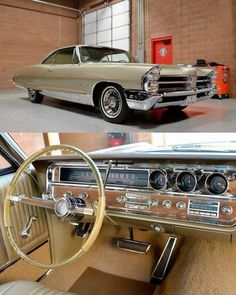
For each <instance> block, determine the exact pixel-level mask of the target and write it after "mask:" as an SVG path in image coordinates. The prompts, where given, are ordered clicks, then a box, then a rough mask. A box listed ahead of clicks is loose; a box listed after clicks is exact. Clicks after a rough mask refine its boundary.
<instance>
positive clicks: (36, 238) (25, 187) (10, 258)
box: [0, 154, 48, 271]
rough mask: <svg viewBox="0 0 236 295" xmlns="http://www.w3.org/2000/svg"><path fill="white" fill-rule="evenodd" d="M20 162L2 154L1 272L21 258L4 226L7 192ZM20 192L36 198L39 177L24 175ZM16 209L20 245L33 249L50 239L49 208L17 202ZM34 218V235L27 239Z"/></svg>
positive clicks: (31, 230)
mask: <svg viewBox="0 0 236 295" xmlns="http://www.w3.org/2000/svg"><path fill="white" fill-rule="evenodd" d="M16 169H17V165H16V164H14V162H12V161H11V160H10V159H9V158H7V157H5V155H4V156H3V155H1V154H0V271H1V270H2V269H4V268H5V267H6V266H8V265H9V264H10V263H12V262H14V261H15V260H16V259H17V258H18V257H17V255H16V253H15V251H14V250H13V248H12V247H11V245H10V244H9V241H8V237H7V233H6V230H5V227H4V218H3V206H4V200H5V197H6V191H7V189H8V186H9V185H10V183H11V180H12V178H13V176H14V174H15V171H16ZM15 194H16V195H21V194H24V195H26V196H29V197H32V196H37V195H38V194H39V190H38V184H37V181H36V178H35V177H33V175H32V174H30V173H29V174H28V173H27V174H26V173H25V174H24V175H23V176H22V177H21V179H20V181H19V182H18V184H17V188H16V191H15ZM11 210H12V216H13V218H12V224H13V228H14V233H15V237H16V240H17V243H18V245H19V246H20V247H21V249H22V250H24V251H26V252H30V251H32V250H33V249H35V248H37V247H38V246H39V245H41V244H42V243H44V242H45V241H46V240H47V237H48V232H47V223H46V217H45V211H44V209H42V208H39V207H33V206H28V205H22V204H15V205H14V206H12V208H11ZM31 217H36V220H35V221H34V222H33V224H32V227H31V229H30V235H29V236H28V237H27V238H23V237H22V235H21V233H22V230H23V229H24V228H25V227H26V225H27V224H28V223H29V220H30V218H31Z"/></svg>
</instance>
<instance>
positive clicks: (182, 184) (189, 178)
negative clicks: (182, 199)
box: [176, 171, 197, 193]
mask: <svg viewBox="0 0 236 295" xmlns="http://www.w3.org/2000/svg"><path fill="white" fill-rule="evenodd" d="M176 185H177V187H178V189H179V190H180V191H182V192H185V193H189V192H192V191H194V190H195V188H196V185H197V179H196V176H195V174H193V173H191V172H189V171H183V172H180V173H179V174H178V176H177V178H176Z"/></svg>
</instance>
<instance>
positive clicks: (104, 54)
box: [80, 46, 136, 63]
mask: <svg viewBox="0 0 236 295" xmlns="http://www.w3.org/2000/svg"><path fill="white" fill-rule="evenodd" d="M80 57H81V62H82V63H89V62H104V63H105V62H121V63H129V62H132V63H134V62H136V61H135V59H134V58H133V57H132V56H131V55H130V54H129V53H128V52H127V51H125V50H121V49H112V48H105V47H104V48H99V47H89V46H84V47H81V48H80Z"/></svg>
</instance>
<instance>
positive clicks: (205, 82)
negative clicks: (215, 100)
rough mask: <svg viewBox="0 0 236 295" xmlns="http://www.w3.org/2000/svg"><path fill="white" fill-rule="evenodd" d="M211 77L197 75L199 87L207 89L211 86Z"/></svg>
mask: <svg viewBox="0 0 236 295" xmlns="http://www.w3.org/2000/svg"><path fill="white" fill-rule="evenodd" d="M211 83H212V82H211V77H210V76H198V77H197V89H205V88H210V87H211Z"/></svg>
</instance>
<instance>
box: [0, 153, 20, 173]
mask: <svg viewBox="0 0 236 295" xmlns="http://www.w3.org/2000/svg"><path fill="white" fill-rule="evenodd" d="M15 170H16V167H15V165H13V164H12V163H10V162H8V160H6V159H5V158H4V157H3V156H2V155H0V175H4V174H8V173H11V172H13V171H15Z"/></svg>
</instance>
